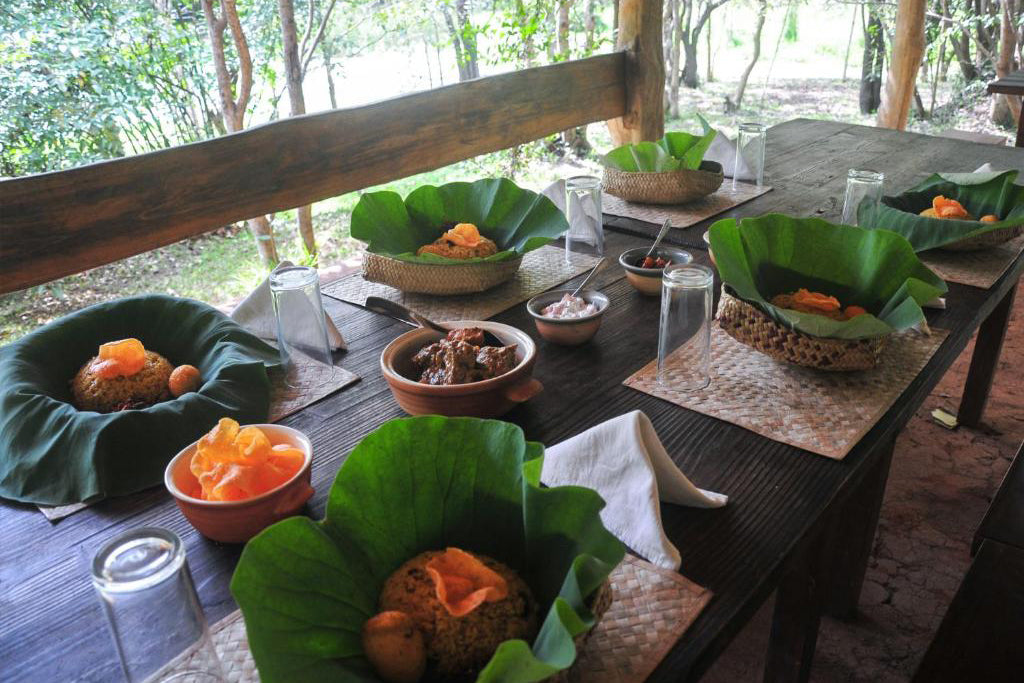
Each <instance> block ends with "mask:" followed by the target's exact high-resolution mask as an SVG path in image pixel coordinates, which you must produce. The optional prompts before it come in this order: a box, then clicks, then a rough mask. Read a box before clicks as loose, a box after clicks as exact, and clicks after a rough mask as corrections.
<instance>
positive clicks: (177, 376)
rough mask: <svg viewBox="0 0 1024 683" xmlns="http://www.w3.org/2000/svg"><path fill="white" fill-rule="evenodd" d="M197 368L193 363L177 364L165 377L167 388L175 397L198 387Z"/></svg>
mask: <svg viewBox="0 0 1024 683" xmlns="http://www.w3.org/2000/svg"><path fill="white" fill-rule="evenodd" d="M201 379H202V378H201V377H200V376H199V368H197V367H196V366H194V365H179V366H178V367H176V368H174V370H173V371H172V372H171V376H170V377H168V378H167V388H168V389H170V391H171V395H172V396H174V397H175V398H177V397H179V396H181V395H182V394H187V393H188V392H190V391H195V390H196V389H198V388H199V382H200V380H201Z"/></svg>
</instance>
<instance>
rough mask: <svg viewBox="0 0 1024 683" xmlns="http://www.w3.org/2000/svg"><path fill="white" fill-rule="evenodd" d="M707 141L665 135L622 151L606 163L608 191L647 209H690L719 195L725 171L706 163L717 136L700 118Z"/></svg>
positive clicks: (613, 153) (698, 137)
mask: <svg viewBox="0 0 1024 683" xmlns="http://www.w3.org/2000/svg"><path fill="white" fill-rule="evenodd" d="M698 118H700V121H701V124H702V125H703V126H704V133H703V134H702V135H694V134H691V133H682V132H669V133H665V136H664V137H662V138H661V139H660V140H658V141H657V142H638V143H633V144H627V145H622V146H621V147H616V148H615V149H613V150H612V151H610V152H608V154H605V155H604V156H603V157H602V158H601V163H602V165H603V166H604V189H605V191H606V192H608V193H609V194H613V195H615V196H616V197H619V198H621V199H625V200H626V201H630V202H638V203H641V204H685V203H686V202H692V201H694V200H696V199H700V198H701V197H706V196H707V195H709V194H711V193H713V192H715V190H717V189H718V188H719V187H721V185H722V180H723V178H724V176H723V174H722V165H721V164H719V163H717V162H714V161H705V160H704V154H706V153H707V151H708V147H710V146H711V142H712V140H714V139H715V135H717V132H716V131H715V130H714V129H713V128H711V126H709V125H708V122H707V121H705V120H704V119H703V118H702V117H699V116H698Z"/></svg>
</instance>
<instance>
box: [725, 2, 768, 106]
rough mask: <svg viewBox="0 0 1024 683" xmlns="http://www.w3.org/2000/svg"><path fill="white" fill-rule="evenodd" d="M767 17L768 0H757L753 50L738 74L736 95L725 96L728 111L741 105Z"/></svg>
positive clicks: (759, 52)
mask: <svg viewBox="0 0 1024 683" xmlns="http://www.w3.org/2000/svg"><path fill="white" fill-rule="evenodd" d="M767 18H768V0H759V2H758V7H757V23H756V24H755V25H754V52H753V54H751V55H750V61H749V62H747V66H746V68H745V69H743V74H742V75H740V82H739V83H737V84H736V95H735V99H734V100H730V99H728V98H726V108H727V109H728V110H729V111H739V109H740V107H742V106H743V94H744V93H745V92H746V90H747V81H748V80H749V79H750V73H751V72H752V71H753V70H754V67H755V66H757V60H758V59H760V58H761V35H762V34H763V33H764V22H765V20H766V19H767Z"/></svg>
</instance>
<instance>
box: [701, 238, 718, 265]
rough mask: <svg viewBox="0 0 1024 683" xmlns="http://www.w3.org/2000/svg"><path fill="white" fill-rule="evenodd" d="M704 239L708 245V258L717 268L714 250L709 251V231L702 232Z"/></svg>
mask: <svg viewBox="0 0 1024 683" xmlns="http://www.w3.org/2000/svg"><path fill="white" fill-rule="evenodd" d="M704 241H705V242H706V243H707V245H708V258H709V259H711V265H713V266H715V267H716V268H717V267H718V264H717V263H715V252H713V251H711V233H709V232H705V233H704Z"/></svg>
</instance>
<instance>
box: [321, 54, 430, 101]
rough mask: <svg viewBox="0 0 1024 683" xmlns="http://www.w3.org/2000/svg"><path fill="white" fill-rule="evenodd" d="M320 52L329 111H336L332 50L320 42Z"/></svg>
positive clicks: (336, 99) (428, 61) (336, 98)
mask: <svg viewBox="0 0 1024 683" xmlns="http://www.w3.org/2000/svg"><path fill="white" fill-rule="evenodd" d="M423 45H424V49H425V48H426V43H424V44H423ZM320 51H321V52H323V53H324V72H325V74H326V75H327V94H328V95H329V96H330V98H331V109H337V108H338V93H337V91H336V90H335V87H334V74H333V73H332V71H333V70H334V64H333V61H332V60H333V58H334V50H333V48H332V47H331V46H330V45H328V41H326V40H325V41H324V42H322V43H321V44H320ZM427 64H428V66H429V64H430V60H429V59H428V60H427ZM427 71H428V75H430V74H429V71H430V69H427ZM430 87H431V88H433V87H434V83H433V81H431V83H430Z"/></svg>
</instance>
